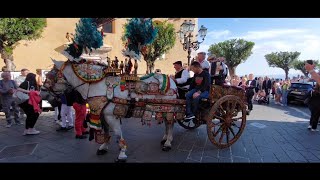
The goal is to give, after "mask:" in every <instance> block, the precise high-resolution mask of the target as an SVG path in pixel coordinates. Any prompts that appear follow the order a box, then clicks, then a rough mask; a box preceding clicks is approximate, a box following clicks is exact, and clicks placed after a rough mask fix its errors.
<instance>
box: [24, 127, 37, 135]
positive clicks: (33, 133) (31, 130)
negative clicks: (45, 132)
mask: <svg viewBox="0 0 320 180" xmlns="http://www.w3.org/2000/svg"><path fill="white" fill-rule="evenodd" d="M27 134H30V135H35V134H40V131H37V130H36V129H35V128H30V129H29V130H28V131H27Z"/></svg>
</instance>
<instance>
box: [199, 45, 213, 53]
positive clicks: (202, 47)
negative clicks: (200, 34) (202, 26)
mask: <svg viewBox="0 0 320 180" xmlns="http://www.w3.org/2000/svg"><path fill="white" fill-rule="evenodd" d="M209 47H210V45H208V44H200V48H199V49H198V50H197V52H208V49H209Z"/></svg>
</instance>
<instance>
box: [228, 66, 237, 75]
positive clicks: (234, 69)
mask: <svg viewBox="0 0 320 180" xmlns="http://www.w3.org/2000/svg"><path fill="white" fill-rule="evenodd" d="M228 69H229V76H230V77H233V76H234V75H236V68H235V67H228Z"/></svg>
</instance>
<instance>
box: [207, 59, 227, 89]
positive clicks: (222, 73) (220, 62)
mask: <svg viewBox="0 0 320 180" xmlns="http://www.w3.org/2000/svg"><path fill="white" fill-rule="evenodd" d="M208 61H209V62H210V63H211V64H210V71H209V73H210V75H211V84H212V83H214V84H217V85H223V84H224V83H225V79H226V77H227V75H228V68H227V65H226V64H225V63H224V58H222V57H220V58H216V56H215V55H214V54H212V55H210V56H209V57H208Z"/></svg>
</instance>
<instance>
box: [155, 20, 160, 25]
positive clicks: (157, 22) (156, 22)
mask: <svg viewBox="0 0 320 180" xmlns="http://www.w3.org/2000/svg"><path fill="white" fill-rule="evenodd" d="M153 22H154V23H155V24H157V25H158V24H160V23H162V22H161V21H159V20H154V21H153Z"/></svg>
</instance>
